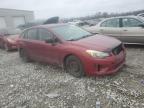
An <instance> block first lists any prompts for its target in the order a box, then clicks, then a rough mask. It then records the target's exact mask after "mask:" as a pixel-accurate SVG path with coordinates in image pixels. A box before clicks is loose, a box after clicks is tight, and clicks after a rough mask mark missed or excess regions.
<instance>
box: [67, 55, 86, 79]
mask: <svg viewBox="0 0 144 108" xmlns="http://www.w3.org/2000/svg"><path fill="white" fill-rule="evenodd" d="M65 69H66V72H68V73H69V74H71V75H73V76H74V77H77V78H80V77H82V76H84V75H85V72H84V68H83V64H82V62H81V61H80V59H79V58H78V57H76V56H73V55H71V56H68V57H67V58H66V60H65Z"/></svg>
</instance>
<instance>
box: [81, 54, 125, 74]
mask: <svg viewBox="0 0 144 108" xmlns="http://www.w3.org/2000/svg"><path fill="white" fill-rule="evenodd" d="M125 58H126V52H125V51H121V52H120V53H119V54H118V55H113V56H110V57H108V58H105V59H93V60H87V62H86V63H85V64H84V66H85V70H86V74H87V75H90V76H91V75H109V74H113V73H116V72H117V71H118V70H119V69H121V68H122V67H123V65H124V64H125Z"/></svg>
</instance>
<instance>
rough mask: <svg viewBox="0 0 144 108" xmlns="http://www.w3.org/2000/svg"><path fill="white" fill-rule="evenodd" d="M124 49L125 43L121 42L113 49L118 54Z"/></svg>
mask: <svg viewBox="0 0 144 108" xmlns="http://www.w3.org/2000/svg"><path fill="white" fill-rule="evenodd" d="M122 50H123V45H122V44H120V45H119V46H117V47H116V48H114V49H113V50H112V53H113V54H114V55H118V54H119V53H120V52H121V51H122Z"/></svg>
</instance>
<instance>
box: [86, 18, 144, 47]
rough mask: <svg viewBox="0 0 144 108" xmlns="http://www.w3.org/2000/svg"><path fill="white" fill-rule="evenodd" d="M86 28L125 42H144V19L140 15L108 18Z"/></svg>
mask: <svg viewBox="0 0 144 108" xmlns="http://www.w3.org/2000/svg"><path fill="white" fill-rule="evenodd" d="M85 29H86V30H88V31H90V32H92V33H98V34H102V35H108V36H112V37H115V38H118V39H120V40H121V41H123V42H125V43H139V44H144V19H143V17H140V16H123V17H113V18H108V19H105V20H103V21H101V22H100V23H98V24H97V25H96V26H93V27H88V28H85Z"/></svg>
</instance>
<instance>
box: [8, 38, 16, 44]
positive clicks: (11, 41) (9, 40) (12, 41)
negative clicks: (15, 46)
mask: <svg viewBox="0 0 144 108" xmlns="http://www.w3.org/2000/svg"><path fill="white" fill-rule="evenodd" d="M7 40H8V42H10V43H14V42H15V41H14V40H12V39H9V38H7Z"/></svg>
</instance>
